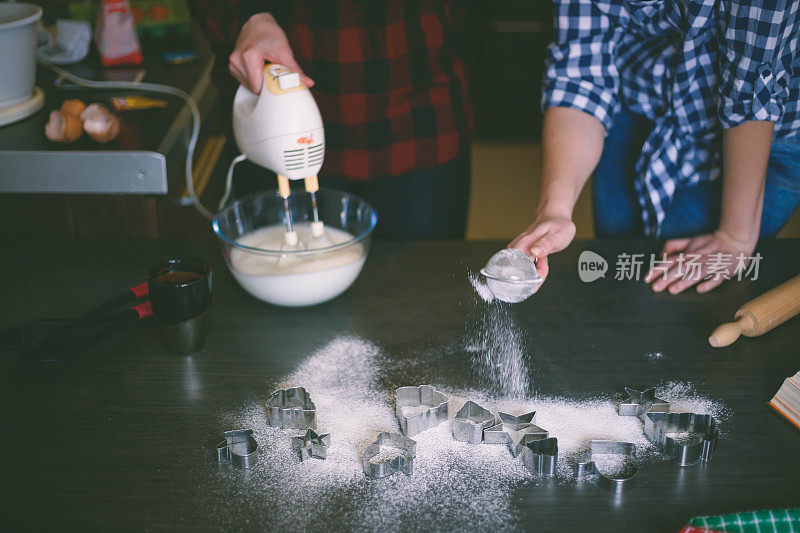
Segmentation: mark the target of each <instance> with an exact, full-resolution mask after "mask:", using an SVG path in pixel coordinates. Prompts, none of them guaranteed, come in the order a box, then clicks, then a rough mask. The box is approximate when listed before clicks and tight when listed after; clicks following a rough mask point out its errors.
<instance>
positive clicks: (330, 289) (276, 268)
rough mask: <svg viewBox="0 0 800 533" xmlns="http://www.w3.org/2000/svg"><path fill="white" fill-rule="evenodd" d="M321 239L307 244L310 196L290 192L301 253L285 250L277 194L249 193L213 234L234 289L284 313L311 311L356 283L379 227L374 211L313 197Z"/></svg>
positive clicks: (352, 199) (354, 201)
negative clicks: (322, 229) (239, 288)
mask: <svg viewBox="0 0 800 533" xmlns="http://www.w3.org/2000/svg"><path fill="white" fill-rule="evenodd" d="M317 205H318V211H319V219H320V220H321V221H322V222H323V223H324V224H325V228H326V237H325V238H323V239H312V238H311V228H310V226H311V222H312V221H313V213H312V208H311V195H310V194H309V193H307V192H305V191H293V192H292V195H291V196H290V197H289V210H290V212H291V215H292V222H293V224H294V229H295V230H296V231H297V232H298V234H299V236H300V241H301V242H304V243H306V244H305V246H306V249H302V250H294V249H286V248H287V247H286V246H285V245H284V244H283V243H284V239H283V236H284V221H283V218H284V205H283V198H281V197H280V196H279V195H278V193H277V191H266V192H262V193H256V194H251V195H249V196H245V197H244V198H241V199H240V200H237V201H235V202H233V203H231V204H229V205H228V206H226V207H225V208H223V209H222V210H221V211H220V212H219V213H217V214H216V215H215V216H214V220H213V221H212V226H213V228H214V233H216V234H217V237H218V238H219V240H220V243H221V244H222V253H223V255H224V256H225V262H226V264H227V265H228V269H229V270H230V271H231V274H233V276H234V278H236V281H238V282H239V285H241V286H242V288H244V290H246V291H247V292H249V293H250V294H252V295H253V296H255V297H256V298H258V299H259V300H263V301H265V302H269V303H271V304H275V305H282V306H287V307H302V306H308V305H316V304H319V303H322V302H326V301H328V300H330V299H332V298H335V297H337V296H339V295H340V294H341V293H343V292H344V291H345V290H347V288H348V287H350V285H352V284H353V282H354V281H355V280H356V278H357V277H358V275H359V273H360V272H361V268H362V267H363V266H364V261H365V260H366V258H367V253H368V252H369V244H370V235H371V234H372V230H373V229H375V224H376V223H377V222H378V215H377V213H376V212H375V209H374V208H373V207H372V206H371V205H369V204H368V203H367V202H365V201H364V200H362V199H361V198H359V197H357V196H355V195H353V194H349V193H346V192H342V191H335V190H330V189H320V190H319V191H318V192H317Z"/></svg>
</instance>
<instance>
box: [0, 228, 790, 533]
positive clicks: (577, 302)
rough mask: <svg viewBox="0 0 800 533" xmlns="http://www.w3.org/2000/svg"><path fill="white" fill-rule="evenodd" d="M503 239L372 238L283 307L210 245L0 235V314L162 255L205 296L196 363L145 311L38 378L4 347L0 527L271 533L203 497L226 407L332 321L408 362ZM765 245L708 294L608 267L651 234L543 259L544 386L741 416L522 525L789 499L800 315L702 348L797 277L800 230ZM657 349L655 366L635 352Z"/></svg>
mask: <svg viewBox="0 0 800 533" xmlns="http://www.w3.org/2000/svg"><path fill="white" fill-rule="evenodd" d="M500 246H501V243H498V242H493V243H474V242H473V243H467V242H455V241H452V242H451V241H446V242H413V243H412V242H376V243H373V247H372V250H371V254H370V258H369V259H368V261H367V264H366V267H365V269H364V272H363V273H362V275H361V277H360V278H359V279H358V280H357V281H356V283H355V285H354V286H353V287H352V288H351V289H350V290H349V291H348V292H346V293H345V294H344V295H343V296H341V297H339V298H337V299H336V300H334V301H332V302H329V303H326V304H323V305H320V306H317V307H313V308H308V309H281V308H276V307H272V306H268V305H266V304H263V303H261V302H259V301H257V300H255V299H253V298H251V297H250V296H248V295H247V294H246V293H245V292H244V291H242V290H241V289H240V288H239V287H238V286H237V285H236V283H235V281H234V280H233V278H232V277H231V276H230V274H229V273H228V271H227V270H226V268H225V267H224V265H223V263H222V258H221V255H220V253H219V249H218V248H217V246H216V245H214V244H211V243H208V244H187V243H151V244H130V243H105V244H104V243H85V242H77V243H76V242H72V243H63V242H59V243H24V244H23V243H11V244H9V245H7V246H6V247H5V251H4V254H3V258H4V260H3V261H2V262H0V274H2V279H3V280H4V287H3V291H2V296H1V297H0V301H2V305H0V324H2V325H4V326H5V325H14V324H19V323H24V322H25V321H27V320H30V319H33V318H36V317H39V316H43V315H46V316H59V315H65V314H76V313H79V312H82V311H84V310H86V309H88V308H89V307H91V306H92V305H94V304H96V303H99V302H100V301H102V300H104V299H106V298H107V297H108V296H110V295H112V294H114V293H115V292H117V291H119V290H120V289H122V288H124V287H128V286H130V285H133V284H135V283H136V282H138V281H140V280H142V279H143V277H144V275H145V272H146V270H147V267H148V266H149V265H150V264H152V263H153V262H154V261H155V259H156V258H158V257H159V256H163V255H176V254H192V255H196V256H201V257H204V258H206V259H208V260H209V261H211V262H212V264H213V265H214V268H215V293H214V303H213V317H212V318H213V329H212V330H211V334H210V338H209V342H208V345H207V347H206V348H205V350H204V351H203V352H202V353H201V354H199V355H197V356H195V357H188V356H176V355H172V354H170V353H169V352H168V351H167V350H166V349H165V348H164V347H163V345H162V344H161V341H160V339H159V336H158V331H157V329H156V327H155V324H154V323H142V324H137V325H135V326H132V327H128V328H126V329H124V330H121V331H118V332H116V334H114V335H112V336H110V337H108V338H106V339H104V340H102V341H101V342H100V343H99V344H97V345H96V346H95V347H93V348H92V349H90V350H89V351H87V352H86V353H84V354H82V355H81V356H80V357H78V358H76V359H75V360H73V361H71V362H70V364H69V365H68V367H66V369H65V370H64V372H63V373H61V374H60V375H56V376H47V377H42V376H34V375H31V374H30V373H29V372H27V371H26V369H25V367H23V366H22V365H21V364H19V363H18V362H17V360H16V359H15V357H13V356H10V355H7V354H5V353H3V357H2V358H0V365H2V372H0V376H2V377H0V380H2V385H0V402H1V405H2V407H1V408H0V409H2V410H3V423H4V426H5V427H6V431H5V434H6V437H5V438H3V439H2V440H3V448H4V453H2V471H3V479H4V485H5V490H4V492H5V497H4V498H3V500H2V502H3V503H2V517H3V518H2V520H3V522H4V523H6V524H15V525H17V526H28V527H33V528H40V527H44V526H56V527H65V526H76V525H83V526H88V527H91V528H92V529H97V528H103V529H113V530H119V529H156V530H160V529H193V530H194V529H220V528H224V529H235V528H238V527H239V526H244V527H246V528H247V529H253V528H258V529H261V528H268V527H269V523H268V522H267V523H257V524H256V523H252V522H249V523H237V521H236V518H235V516H236V515H234V518H231V517H227V518H226V519H225V520H224V521H223V520H222V519H221V517H220V516H218V514H217V513H215V512H214V511H213V510H212V508H211V507H210V506H209V505H208V502H209V501H210V500H213V498H214V495H215V487H214V486H213V485H212V484H210V483H205V484H204V483H198V481H197V479H198V478H199V477H198V476H197V475H190V474H196V473H197V472H198V471H204V470H205V469H212V468H216V465H214V463H213V460H212V458H211V453H212V451H213V445H214V444H215V442H216V440H218V438H217V437H218V434H219V432H220V428H219V427H218V420H219V414H220V413H221V412H226V411H233V410H235V409H236V408H237V406H240V405H241V403H242V401H243V400H246V399H252V398H261V397H264V396H265V395H266V394H268V392H271V391H269V390H267V389H268V385H267V384H268V383H270V382H274V381H276V380H278V379H280V378H281V377H282V376H284V375H286V374H287V373H289V372H291V371H292V370H293V369H294V368H295V367H296V365H297V364H298V362H299V361H300V360H302V358H304V357H305V356H307V355H308V354H309V353H311V352H312V351H313V350H315V349H316V348H318V347H320V346H322V345H323V344H325V343H326V342H328V341H329V340H330V339H332V338H334V337H335V336H337V335H341V334H343V333H351V334H355V335H359V336H362V337H364V338H366V339H369V340H371V341H373V342H374V343H376V344H377V345H379V346H380V347H381V348H382V349H383V350H384V351H385V352H387V353H389V354H403V356H404V357H413V356H414V355H413V354H414V353H421V352H422V351H424V350H428V349H430V348H432V347H435V346H437V345H440V344H441V343H445V342H448V340H452V339H453V338H456V337H458V336H459V335H461V334H462V333H463V331H464V327H465V321H466V320H467V319H468V317H469V315H470V310H471V309H473V308H474V306H475V305H476V302H475V296H474V293H473V291H472V289H471V287H470V286H469V284H468V282H467V279H466V271H467V269H468V268H471V269H473V270H477V269H478V268H480V267H481V266H482V265H483V263H484V262H485V261H486V259H487V258H488V257H489V256H490V255H491V253H493V252H494V251H496V250H497V249H498V248H499V247H500ZM582 250H592V251H595V252H598V253H600V254H601V255H603V256H604V257H605V258H606V259H608V260H609V262H610V263H611V264H610V272H609V274H608V275H607V276H606V278H604V279H600V280H598V281H596V282H593V283H590V284H586V283H583V282H581V281H580V280H579V279H578V276H577V268H576V266H577V258H578V254H579V253H580V252H581V251H582ZM759 250H760V252H761V254H762V256H763V257H764V259H763V260H762V263H761V268H760V276H759V278H758V280H757V281H745V282H729V283H727V284H726V285H725V286H723V287H722V288H721V289H718V290H716V291H714V292H713V293H710V294H707V295H703V296H699V295H697V294H694V293H691V292H690V293H687V294H683V295H678V296H669V295H655V294H653V293H652V292H651V291H650V290H649V289H648V288H647V287H646V286H645V285H644V284H643V283H641V282H639V283H636V282H632V281H616V280H614V279H613V272H614V263H615V262H616V256H617V254H618V253H620V252H627V253H634V252H647V253H650V252H653V251H656V248H655V246H654V245H651V244H648V243H647V242H644V241H584V242H576V243H574V244H573V245H572V246H571V247H570V248H569V250H567V251H565V252H563V253H560V254H557V255H556V256H554V257H553V258H552V259H551V274H550V278H549V279H548V281H547V282H546V283H545V285H544V287H543V288H542V289H541V291H540V293H539V294H537V295H536V296H535V297H533V298H532V299H530V300H528V301H527V302H524V303H522V304H519V305H517V306H515V307H514V308H513V312H514V313H515V314H516V316H517V319H518V320H519V322H520V323H521V324H523V325H524V327H526V328H527V329H528V332H529V334H530V336H531V337H532V339H533V341H534V354H533V356H534V358H535V360H536V362H537V364H538V366H539V375H538V376H537V386H538V388H539V391H540V392H541V393H543V394H558V395H563V396H566V397H586V396H597V395H604V394H610V393H614V392H618V391H621V390H622V388H623V387H624V386H634V385H646V384H648V383H653V384H655V383H658V382H664V381H669V380H678V381H689V382H691V383H693V384H694V385H695V387H696V388H697V389H698V391H699V392H701V393H702V394H704V395H707V396H709V397H711V398H717V399H721V400H722V401H724V402H725V404H726V406H727V407H728V408H729V409H730V410H731V412H732V416H731V418H730V420H728V421H727V422H726V424H725V427H724V432H725V434H726V437H725V438H724V439H723V440H722V441H721V442H720V444H719V448H718V453H717V455H716V456H715V457H714V459H713V461H712V462H711V463H710V464H709V465H707V466H706V467H690V468H684V469H680V468H677V467H675V466H673V465H670V464H667V463H656V464H652V465H647V468H646V469H644V470H643V471H642V472H641V473H640V478H639V480H638V484H637V486H636V487H634V488H633V489H631V490H629V491H626V492H625V493H624V494H623V495H622V497H621V498H614V497H613V495H611V494H610V493H609V492H607V491H603V490H600V489H597V490H576V489H575V487H563V486H559V485H557V484H556V485H554V486H551V487H549V488H543V487H536V486H527V485H523V486H522V487H521V488H520V489H519V490H517V491H516V493H515V494H514V497H513V505H514V506H515V507H516V508H517V510H518V521H517V522H516V523H515V524H516V525H517V526H519V527H520V528H526V529H541V530H553V529H555V528H557V527H558V528H562V529H563V530H565V531H571V530H583V531H596V530H598V529H599V528H600V527H601V524H602V527H604V528H606V529H608V530H609V531H612V530H613V531H622V530H625V531H677V530H678V529H679V528H680V527H681V526H682V525H683V524H684V523H685V522H686V520H687V519H688V518H689V517H691V516H695V515H700V514H718V513H724V512H733V511H743V510H752V509H759V508H785V507H790V506H795V507H796V506H799V505H800V485H798V474H800V432H798V431H797V430H795V429H793V428H792V427H791V426H790V425H789V424H788V423H787V422H786V421H785V420H783V419H781V418H779V417H778V416H777V415H775V414H774V413H773V412H772V411H771V410H769V409H768V408H767V406H766V402H767V401H768V400H769V399H770V398H771V397H772V395H773V394H774V393H775V392H776V391H777V390H778V388H779V387H780V385H781V384H782V383H783V380H784V379H785V378H786V377H788V376H790V375H792V374H794V373H795V372H797V371H798V369H800V319H797V318H795V319H793V320H791V321H790V322H788V323H786V324H785V325H783V326H781V327H780V328H778V329H776V330H774V331H772V332H770V333H768V334H766V335H764V336H762V337H760V338H754V339H750V338H742V339H740V340H739V341H738V342H737V343H736V344H734V345H733V346H731V347H729V348H726V349H713V348H711V347H710V346H709V345H708V343H707V341H706V339H707V337H708V335H709V333H710V332H711V331H712V330H713V329H714V327H715V326H716V325H718V324H719V323H721V322H723V321H727V320H730V319H731V318H732V317H733V314H734V312H735V311H736V309H737V308H738V307H739V306H740V305H741V304H742V303H744V302H745V301H747V300H749V299H750V298H752V297H754V296H755V295H757V294H759V293H761V292H763V291H765V290H767V289H769V288H771V287H773V286H775V285H777V284H778V283H780V282H782V281H784V280H786V279H788V278H789V277H790V276H791V275H794V274H797V273H798V271H800V241H796V240H783V241H775V242H767V243H763V244H762V245H761V246H760V248H759ZM653 351H661V352H663V353H664V357H663V359H662V360H660V361H658V362H653V361H650V360H648V359H647V358H646V357H645V356H644V354H646V353H648V352H653ZM448 368H449V367H448V366H447V361H443V366H442V367H441V368H439V369H437V370H436V372H437V375H435V376H431V381H436V380H446V379H447V375H448V372H456V369H455V368H454V367H450V368H449V369H448ZM230 503H231V506H232V507H234V508H235V507H236V506H237V505H238V506H242V505H245V502H235V501H233V502H230ZM265 505H268V504H267V503H265ZM246 511H247V510H246V509H242V516H243V517H244V516H245V515H247V512H246ZM320 526H322V524H320ZM325 526H326V527H334V528H335V524H333V525H331V524H326V525H325ZM441 527H442V528H443V529H447V524H441Z"/></svg>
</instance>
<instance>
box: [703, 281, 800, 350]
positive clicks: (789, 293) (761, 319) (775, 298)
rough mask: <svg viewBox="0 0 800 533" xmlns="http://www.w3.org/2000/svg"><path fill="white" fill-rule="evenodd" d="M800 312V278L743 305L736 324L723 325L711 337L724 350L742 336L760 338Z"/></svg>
mask: <svg viewBox="0 0 800 533" xmlns="http://www.w3.org/2000/svg"><path fill="white" fill-rule="evenodd" d="M797 313H800V276H795V277H793V278H792V279H790V280H789V281H787V282H785V283H781V284H780V285H778V286H777V287H775V288H774V289H771V290H769V291H767V292H765V293H764V294H762V295H761V296H758V297H757V298H754V299H752V300H750V301H749V302H747V303H746V304H744V305H743V306H741V307H740V308H739V310H738V311H736V315H735V316H734V317H733V318H734V321H733V322H728V323H727V324H722V325H721V326H720V327H718V328H717V329H715V330H714V333H712V334H711V336H710V337H709V338H708V342H709V344H711V346H713V347H715V348H721V347H723V346H728V345H730V344H733V342H734V341H735V340H736V339H738V338H739V335H747V336H748V337H757V336H758V335H761V334H762V333H766V332H767V331H769V330H771V329H772V328H774V327H777V326H779V325H781V324H783V323H784V322H786V321H787V320H789V319H790V318H792V317H793V316H795V315H796V314H797Z"/></svg>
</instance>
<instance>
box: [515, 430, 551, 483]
mask: <svg viewBox="0 0 800 533" xmlns="http://www.w3.org/2000/svg"><path fill="white" fill-rule="evenodd" d="M517 456H518V457H519V458H520V459H522V464H524V465H525V467H526V468H527V469H528V470H530V471H531V473H532V474H534V475H536V476H546V477H553V476H554V475H555V473H556V466H557V465H558V439H557V438H555V437H548V438H545V439H539V440H531V441H528V442H525V443H523V444H521V445H520V447H519V450H518V451H517Z"/></svg>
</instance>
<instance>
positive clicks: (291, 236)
mask: <svg viewBox="0 0 800 533" xmlns="http://www.w3.org/2000/svg"><path fill="white" fill-rule="evenodd" d="M233 134H234V137H235V139H236V144H237V146H238V147H239V149H240V150H241V151H242V154H243V155H244V156H245V157H246V158H247V159H249V160H250V161H252V162H253V163H256V164H257V165H260V166H262V167H264V168H266V169H269V170H271V171H273V172H275V173H276V174H277V175H278V192H279V193H280V195H281V197H283V202H284V204H283V205H284V209H285V213H284V225H285V228H286V235H285V242H284V244H283V250H301V249H303V248H304V243H302V242H301V241H300V239H299V238H298V235H297V232H296V231H295V229H294V226H293V223H292V216H291V212H290V210H289V196H290V195H291V187H290V183H289V180H299V179H302V180H304V181H305V190H306V192H308V193H309V194H310V195H311V208H312V211H313V222H312V224H311V234H312V237H311V244H312V245H313V246H309V247H310V248H321V247H324V246H330V245H332V244H333V241H332V240H331V238H330V237H329V236H327V235H326V233H325V226H324V224H323V223H322V222H321V221H320V219H319V211H318V208H317V197H316V192H317V191H318V190H319V181H318V179H317V173H318V172H319V169H320V167H322V161H323V158H324V156H325V130H324V129H323V127H322V116H321V115H320V112H319V108H318V107H317V104H316V102H315V101H314V97H313V96H311V92H310V91H309V90H308V87H306V86H305V85H304V84H303V83H302V81H301V80H300V74H298V73H296V72H291V71H290V70H289V69H287V68H286V67H284V66H282V65H278V64H275V63H270V64H267V65H265V67H264V82H263V84H262V87H261V94H260V95H257V94H254V93H253V92H251V91H250V90H249V89H247V88H246V87H244V86H240V87H239V89H238V90H237V91H236V96H235V98H234V100H233ZM240 157H241V156H240ZM240 160H241V159H240Z"/></svg>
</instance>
